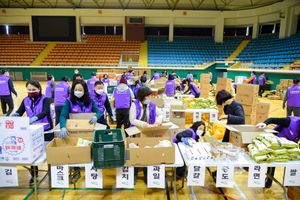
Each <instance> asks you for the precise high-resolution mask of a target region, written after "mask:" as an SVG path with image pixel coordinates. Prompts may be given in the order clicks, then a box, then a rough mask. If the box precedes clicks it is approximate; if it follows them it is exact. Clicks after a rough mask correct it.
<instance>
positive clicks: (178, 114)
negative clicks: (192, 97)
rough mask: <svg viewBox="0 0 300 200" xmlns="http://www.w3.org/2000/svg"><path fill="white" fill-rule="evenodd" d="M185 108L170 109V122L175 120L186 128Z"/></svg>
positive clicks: (175, 122)
mask: <svg viewBox="0 0 300 200" xmlns="http://www.w3.org/2000/svg"><path fill="white" fill-rule="evenodd" d="M185 116H186V113H185V110H181V111H180V110H178V111H173V110H171V111H170V122H173V123H174V124H176V125H177V126H179V127H180V128H185Z"/></svg>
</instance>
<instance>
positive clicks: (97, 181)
mask: <svg viewBox="0 0 300 200" xmlns="http://www.w3.org/2000/svg"><path fill="white" fill-rule="evenodd" d="M85 187H87V188H103V181H102V169H95V168H94V166H93V164H86V165H85Z"/></svg>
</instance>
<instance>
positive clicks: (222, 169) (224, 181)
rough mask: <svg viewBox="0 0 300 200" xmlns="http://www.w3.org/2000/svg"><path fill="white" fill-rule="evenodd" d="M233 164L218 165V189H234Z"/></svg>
mask: <svg viewBox="0 0 300 200" xmlns="http://www.w3.org/2000/svg"><path fill="white" fill-rule="evenodd" d="M233 175H234V167H233V164H230V163H225V164H218V169H217V185H216V187H231V188H232V187H233Z"/></svg>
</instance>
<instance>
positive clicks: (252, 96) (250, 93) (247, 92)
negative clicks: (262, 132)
mask: <svg viewBox="0 0 300 200" xmlns="http://www.w3.org/2000/svg"><path fill="white" fill-rule="evenodd" d="M258 88H259V86H258V85H252V84H238V86H237V93H236V97H235V99H236V100H237V101H239V102H240V103H241V104H242V105H243V108H244V113H245V123H246V124H251V125H254V124H255V123H256V110H257V101H258Z"/></svg>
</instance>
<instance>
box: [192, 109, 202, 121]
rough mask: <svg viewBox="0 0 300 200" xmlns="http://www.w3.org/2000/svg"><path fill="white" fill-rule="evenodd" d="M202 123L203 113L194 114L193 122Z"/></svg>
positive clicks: (196, 112)
mask: <svg viewBox="0 0 300 200" xmlns="http://www.w3.org/2000/svg"><path fill="white" fill-rule="evenodd" d="M198 121H201V112H199V111H195V112H194V113H193V122H198Z"/></svg>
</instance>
